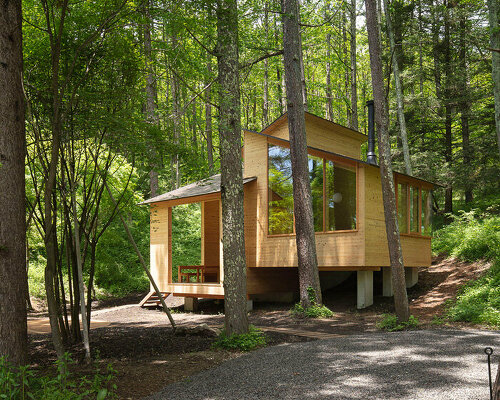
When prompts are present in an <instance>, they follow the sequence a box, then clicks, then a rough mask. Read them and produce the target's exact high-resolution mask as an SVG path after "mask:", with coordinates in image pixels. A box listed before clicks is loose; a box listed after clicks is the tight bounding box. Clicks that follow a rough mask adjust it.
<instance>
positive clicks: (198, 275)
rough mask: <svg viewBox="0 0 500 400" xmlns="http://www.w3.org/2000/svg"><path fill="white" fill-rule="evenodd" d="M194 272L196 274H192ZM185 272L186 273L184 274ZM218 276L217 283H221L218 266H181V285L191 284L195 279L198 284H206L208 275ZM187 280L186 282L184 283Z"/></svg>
mask: <svg viewBox="0 0 500 400" xmlns="http://www.w3.org/2000/svg"><path fill="white" fill-rule="evenodd" d="M193 270H194V272H192V271H193ZM183 271H185V272H183ZM207 274H208V275H213V274H215V275H216V282H219V281H220V278H219V277H220V271H219V266H218V265H216V266H214V265H179V283H190V282H191V278H195V279H196V280H195V282H197V283H205V280H206V275H207ZM183 278H185V282H183Z"/></svg>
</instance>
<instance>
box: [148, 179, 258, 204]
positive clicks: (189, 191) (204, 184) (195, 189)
mask: <svg viewBox="0 0 500 400" xmlns="http://www.w3.org/2000/svg"><path fill="white" fill-rule="evenodd" d="M256 179H257V177H255V176H252V177H249V178H243V184H246V183H248V182H252V181H254V180H256ZM220 183H221V177H220V174H217V175H213V176H211V177H209V178H206V179H202V180H201V181H198V182H195V183H191V184H189V185H186V186H183V187H180V188H178V189H175V190H172V191H170V192H167V193H164V194H160V195H159V196H155V197H153V198H151V199H148V200H144V201H143V202H142V203H139V204H151V203H157V202H159V201H169V200H177V199H184V198H187V197H195V196H203V195H205V194H212V193H218V192H220Z"/></svg>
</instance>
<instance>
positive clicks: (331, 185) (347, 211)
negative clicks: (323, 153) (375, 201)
mask: <svg viewBox="0 0 500 400" xmlns="http://www.w3.org/2000/svg"><path fill="white" fill-rule="evenodd" d="M325 170H326V171H325V175H326V210H325V211H326V224H327V225H326V230H327V231H339V230H353V229H356V172H355V170H354V168H352V169H348V168H346V167H340V166H338V165H336V164H334V163H333V162H332V161H327V163H326V168H325Z"/></svg>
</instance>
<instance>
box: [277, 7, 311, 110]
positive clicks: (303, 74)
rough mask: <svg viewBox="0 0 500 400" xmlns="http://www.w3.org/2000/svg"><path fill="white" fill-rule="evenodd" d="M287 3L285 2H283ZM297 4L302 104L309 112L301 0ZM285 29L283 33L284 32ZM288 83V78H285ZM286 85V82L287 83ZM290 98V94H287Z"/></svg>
mask: <svg viewBox="0 0 500 400" xmlns="http://www.w3.org/2000/svg"><path fill="white" fill-rule="evenodd" d="M283 1H285V0H283ZM296 3H297V14H296V15H297V22H298V26H299V62H300V84H301V91H302V103H303V104H304V111H308V105H307V84H306V69H305V66H304V50H303V48H302V35H301V34H300V0H296ZM284 29H285V28H284V27H283V31H284ZM285 81H286V76H285ZM285 85H286V82H285ZM287 97H288V92H287Z"/></svg>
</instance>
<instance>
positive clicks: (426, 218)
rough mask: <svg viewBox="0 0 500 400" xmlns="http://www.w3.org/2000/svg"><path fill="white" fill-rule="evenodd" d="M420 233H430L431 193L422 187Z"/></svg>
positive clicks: (428, 234)
mask: <svg viewBox="0 0 500 400" xmlns="http://www.w3.org/2000/svg"><path fill="white" fill-rule="evenodd" d="M421 232H422V235H427V236H430V235H431V234H432V195H431V192H430V191H429V190H424V189H422V227H421Z"/></svg>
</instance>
